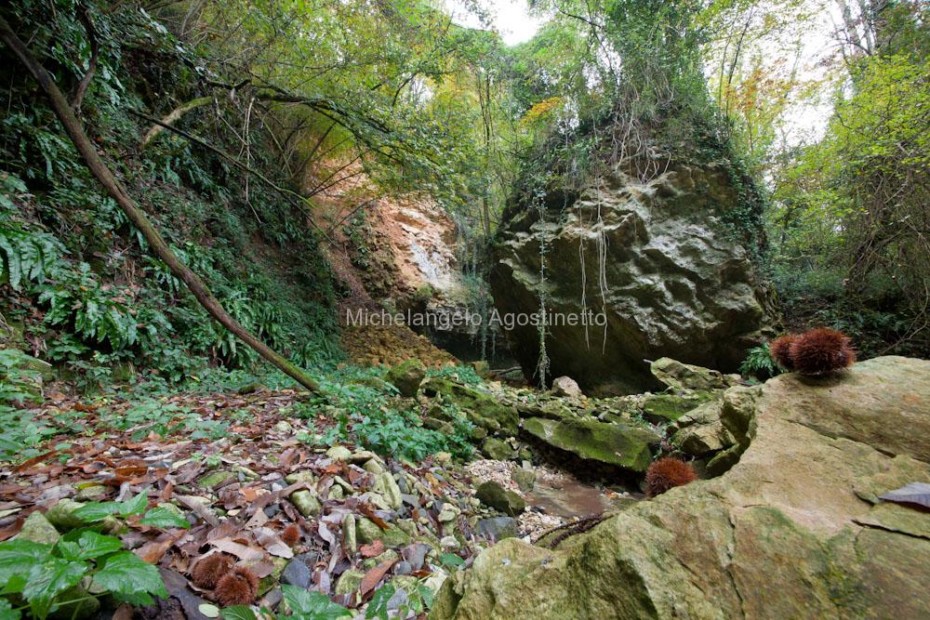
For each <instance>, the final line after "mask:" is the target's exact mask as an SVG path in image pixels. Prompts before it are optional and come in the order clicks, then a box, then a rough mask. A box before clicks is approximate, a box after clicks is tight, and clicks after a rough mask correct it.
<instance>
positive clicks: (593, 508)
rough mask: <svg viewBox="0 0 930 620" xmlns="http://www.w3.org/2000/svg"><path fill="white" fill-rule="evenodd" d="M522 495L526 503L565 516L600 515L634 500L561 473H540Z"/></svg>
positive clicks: (570, 517) (569, 517) (549, 512)
mask: <svg viewBox="0 0 930 620" xmlns="http://www.w3.org/2000/svg"><path fill="white" fill-rule="evenodd" d="M524 496H525V497H526V501H527V504H529V505H530V506H533V507H536V508H538V509H542V511H544V512H546V513H548V514H551V515H556V516H559V517H563V518H568V519H572V518H577V517H586V516H590V515H596V514H600V513H602V512H604V511H606V510H609V509H612V508H617V507H618V506H619V505H620V504H622V503H624V502H629V501H634V498H633V497H631V496H630V495H627V494H620V493H615V492H613V491H610V490H608V489H599V488H597V487H595V486H592V485H588V484H584V483H582V482H579V481H578V480H576V479H575V478H574V476H572V475H570V474H567V473H564V472H560V473H555V474H548V473H547V474H545V475H540V476H539V477H538V478H537V480H536V485H535V486H534V488H533V490H532V491H530V492H528V493H524Z"/></svg>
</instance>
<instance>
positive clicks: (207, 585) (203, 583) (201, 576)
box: [191, 553, 233, 590]
mask: <svg viewBox="0 0 930 620" xmlns="http://www.w3.org/2000/svg"><path fill="white" fill-rule="evenodd" d="M232 567H233V561H232V558H230V557H229V556H228V555H224V554H222V553H213V554H211V555H208V556H206V557H202V558H200V559H199V560H198V561H197V563H196V564H194V567H193V568H192V569H191V581H193V582H194V585H196V586H197V587H199V588H204V589H207V590H210V589H212V588H214V587H216V582H217V581H219V580H220V577H222V576H223V575H225V574H226V573H228V572H229V571H230V570H231V569H232Z"/></svg>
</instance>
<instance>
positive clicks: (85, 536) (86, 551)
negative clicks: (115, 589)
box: [57, 530, 123, 560]
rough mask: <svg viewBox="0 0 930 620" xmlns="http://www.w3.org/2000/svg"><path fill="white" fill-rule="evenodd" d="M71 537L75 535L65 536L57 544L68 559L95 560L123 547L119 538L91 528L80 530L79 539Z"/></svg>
mask: <svg viewBox="0 0 930 620" xmlns="http://www.w3.org/2000/svg"><path fill="white" fill-rule="evenodd" d="M71 538H73V537H69V536H65V538H64V539H63V540H61V541H60V542H59V543H58V544H57V548H58V550H59V551H60V552H61V555H62V556H64V558H65V559H66V560H93V559H96V558H100V557H103V556H105V555H110V554H111V553H116V552H117V551H120V550H122V548H123V543H122V541H120V539H119V538H114V537H112V536H104V535H103V534H98V533H97V532H93V531H90V530H85V531H82V532H80V533H79V536H78V539H77V541H74V540H71Z"/></svg>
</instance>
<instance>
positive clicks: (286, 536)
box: [281, 523, 300, 547]
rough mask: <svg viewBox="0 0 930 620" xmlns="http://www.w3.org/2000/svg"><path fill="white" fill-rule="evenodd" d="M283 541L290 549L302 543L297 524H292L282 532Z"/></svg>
mask: <svg viewBox="0 0 930 620" xmlns="http://www.w3.org/2000/svg"><path fill="white" fill-rule="evenodd" d="M281 540H283V541H284V544H285V545H287V546H288V547H293V546H294V545H296V544H297V543H299V542H300V527H298V525H297V524H296V523H291V524H290V525H288V526H287V527H286V528H284V530H283V531H282V532H281Z"/></svg>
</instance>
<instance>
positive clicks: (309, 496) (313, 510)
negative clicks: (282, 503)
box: [290, 489, 322, 517]
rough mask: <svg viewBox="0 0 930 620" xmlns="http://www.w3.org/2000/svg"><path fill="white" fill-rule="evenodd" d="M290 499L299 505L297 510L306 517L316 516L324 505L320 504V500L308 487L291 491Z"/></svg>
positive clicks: (295, 504)
mask: <svg viewBox="0 0 930 620" xmlns="http://www.w3.org/2000/svg"><path fill="white" fill-rule="evenodd" d="M290 500H291V503H292V504H294V506H296V507H297V512H299V513H300V514H302V515H303V516H305V517H315V516H317V515H318V514H320V510H321V508H322V506H320V500H318V499H317V498H316V496H314V495H313V493H311V492H310V491H307V490H306V489H301V490H300V491H294V492H293V493H291V497H290Z"/></svg>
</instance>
